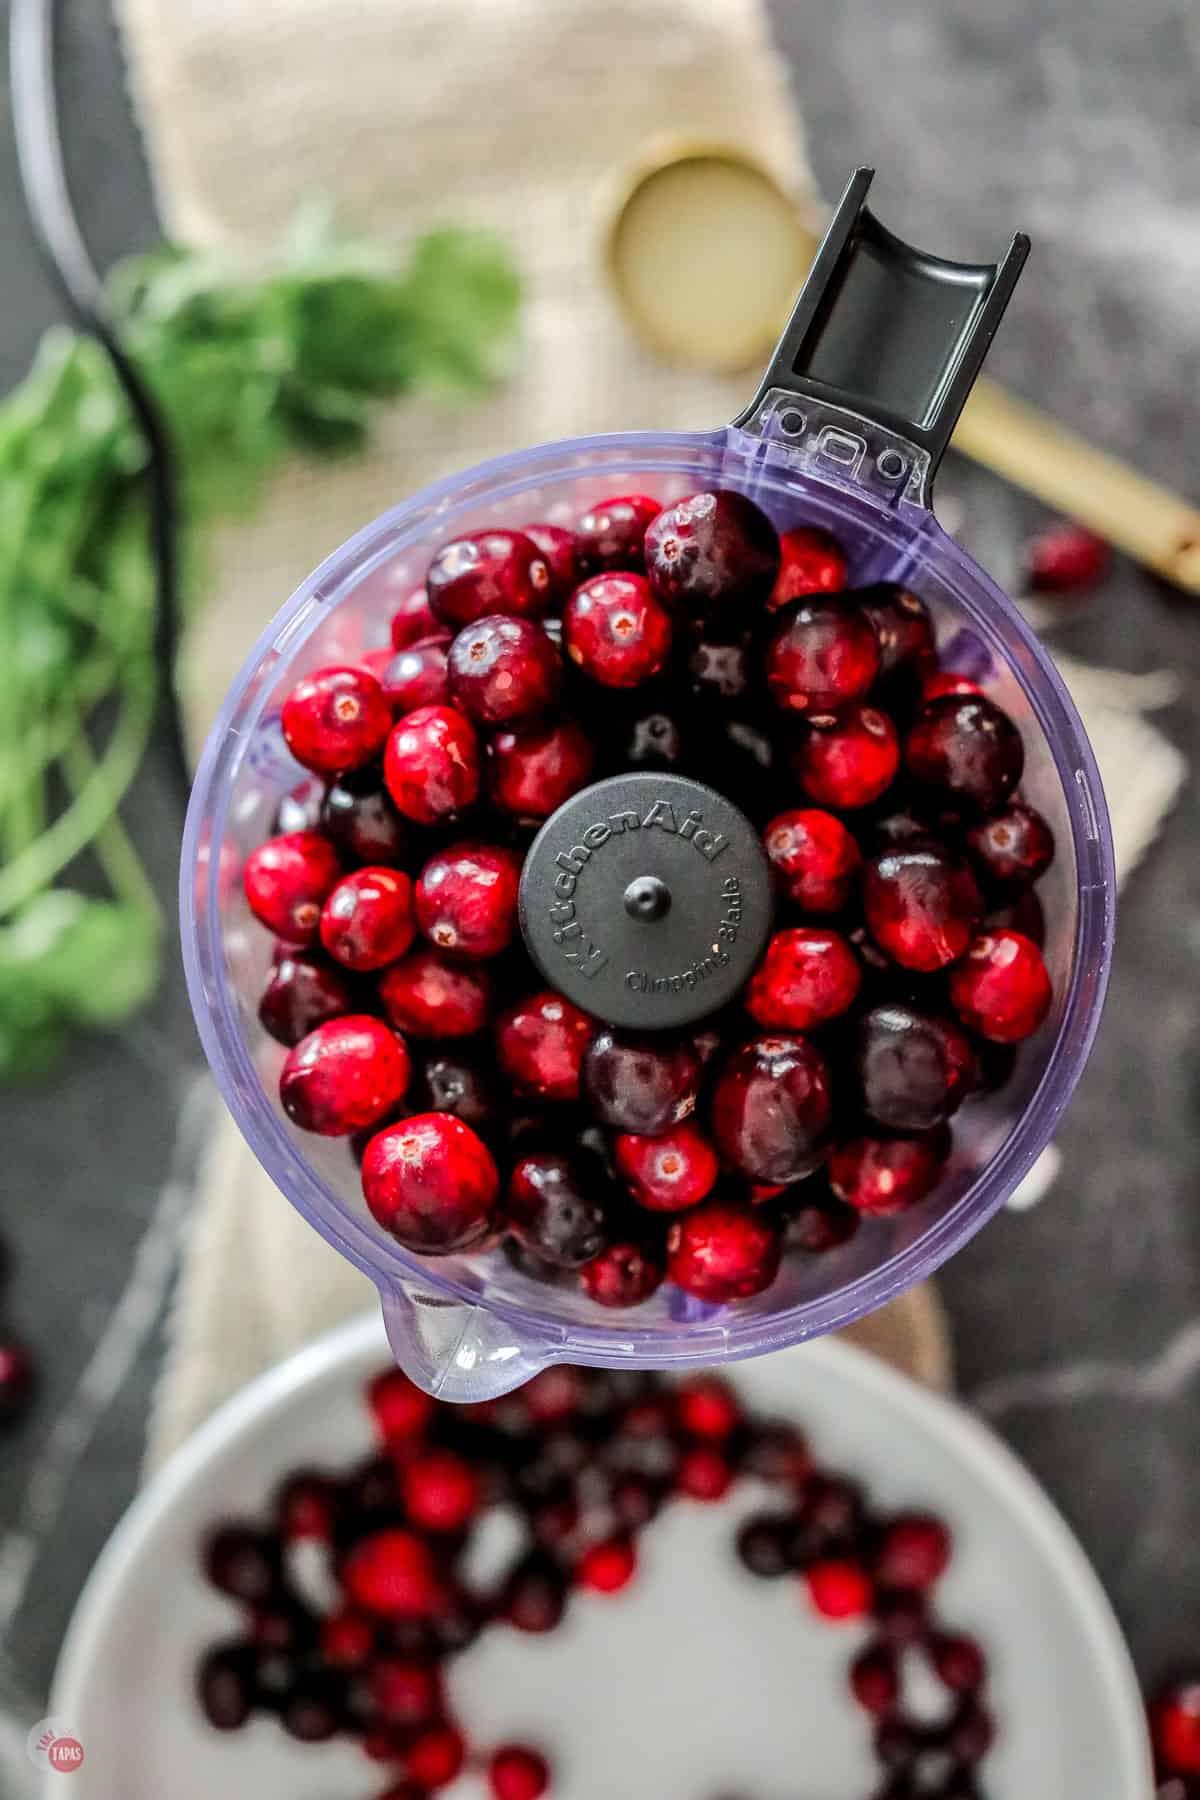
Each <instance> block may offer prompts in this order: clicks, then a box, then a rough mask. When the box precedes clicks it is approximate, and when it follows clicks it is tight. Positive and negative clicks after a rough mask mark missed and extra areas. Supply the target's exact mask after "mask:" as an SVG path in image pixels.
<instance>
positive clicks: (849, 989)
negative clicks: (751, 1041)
mask: <svg viewBox="0 0 1200 1800" xmlns="http://www.w3.org/2000/svg"><path fill="white" fill-rule="evenodd" d="M861 986H862V969H861V968H860V966H859V961H858V958H857V957H856V956H855V954H854V951H853V950H852V949H851V947H850V945H849V944H848V943H847V942H846V940H845V938H844V937H842V936H841V934H840V933H839V932H836V931H827V930H825V929H823V928H818V927H813V926H803V925H802V926H794V927H792V929H790V930H788V931H777V932H776V933H775V935H774V937H772V938H771V940H770V942H769V943H768V945H767V948H766V951H765V953H764V955H763V959H762V961H761V963H759V965H758V968H757V969H756V970H755V971H754V974H753V975H752V976H751V978H750V984H749V986H748V987H747V989H746V996H745V1006H746V1011H747V1012H748V1013H749V1014H750V1016H751V1018H752V1019H754V1020H755V1022H756V1023H757V1024H759V1025H762V1026H764V1027H765V1028H766V1029H767V1030H768V1031H811V1030H812V1029H813V1028H814V1027H815V1026H817V1025H824V1024H825V1023H826V1022H827V1021H828V1020H830V1019H836V1018H837V1017H838V1015H839V1014H840V1013H844V1012H845V1011H846V1010H847V1008H848V1007H849V1006H851V1005H852V1004H853V1002H854V999H855V997H856V995H857V993H858V990H859V988H860V987H861Z"/></svg>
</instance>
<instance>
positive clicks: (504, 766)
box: [488, 719, 596, 819]
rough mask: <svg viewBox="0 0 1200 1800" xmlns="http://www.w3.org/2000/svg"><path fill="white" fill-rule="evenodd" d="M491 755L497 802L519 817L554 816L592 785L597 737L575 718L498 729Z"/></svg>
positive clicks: (492, 787)
mask: <svg viewBox="0 0 1200 1800" xmlns="http://www.w3.org/2000/svg"><path fill="white" fill-rule="evenodd" d="M488 754H489V759H490V760H489V765H488V785H489V791H490V793H491V797H492V800H493V802H494V804H495V805H496V806H498V807H499V808H500V809H501V811H502V812H507V813H512V814H513V816H514V817H515V818H518V819H545V818H548V817H549V816H550V814H551V813H552V812H554V811H555V810H556V809H557V808H558V807H560V806H561V805H562V803H563V801H564V800H569V799H570V797H571V795H572V794H575V793H578V791H579V789H580V788H581V787H586V786H587V783H588V782H589V781H590V779H591V775H592V770H593V768H594V767H595V762H596V752H595V749H594V747H593V745H592V742H591V739H590V738H589V737H588V735H587V733H586V732H585V731H584V730H583V728H582V726H580V725H577V724H576V723H575V721H574V720H573V719H559V720H557V721H556V722H555V723H554V724H552V725H531V726H525V727H523V728H522V729H521V730H520V731H498V732H497V733H496V735H495V736H494V737H493V738H492V740H491V743H490V744H489V745H488Z"/></svg>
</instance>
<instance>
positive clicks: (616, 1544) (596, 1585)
mask: <svg viewBox="0 0 1200 1800" xmlns="http://www.w3.org/2000/svg"><path fill="white" fill-rule="evenodd" d="M636 1570H637V1552H636V1551H635V1550H634V1547H633V1544H632V1543H631V1541H630V1540H629V1538H626V1537H619V1538H606V1539H604V1540H603V1541H602V1542H601V1543H599V1544H590V1545H589V1546H588V1548H587V1549H586V1550H585V1551H584V1553H583V1555H582V1556H581V1557H580V1559H579V1561H578V1563H577V1564H576V1568H575V1582H576V1585H577V1586H578V1587H581V1588H590V1589H591V1591H592V1592H593V1593H594V1594H616V1593H619V1592H620V1590H621V1589H622V1588H623V1587H628V1585H629V1583H630V1582H631V1581H632V1580H633V1577H634V1574H635V1572H636Z"/></svg>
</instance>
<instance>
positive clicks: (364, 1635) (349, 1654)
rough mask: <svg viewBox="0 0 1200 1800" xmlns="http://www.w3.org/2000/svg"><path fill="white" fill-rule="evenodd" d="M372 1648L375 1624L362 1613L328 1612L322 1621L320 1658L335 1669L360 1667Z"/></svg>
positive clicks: (367, 1658) (371, 1653) (369, 1658)
mask: <svg viewBox="0 0 1200 1800" xmlns="http://www.w3.org/2000/svg"><path fill="white" fill-rule="evenodd" d="M374 1651H375V1627H374V1625H373V1624H372V1622H371V1620H370V1619H368V1618H365V1617H364V1616H363V1614H362V1613H356V1612H351V1611H349V1610H348V1609H347V1610H344V1611H342V1612H335V1613H329V1614H327V1615H326V1617H325V1618H324V1619H323V1620H322V1622H321V1657H322V1659H323V1661H325V1662H326V1663H328V1664H329V1666H330V1667H331V1668H334V1669H361V1668H362V1667H363V1666H364V1665H365V1664H366V1663H368V1662H369V1661H370V1660H371V1657H372V1655H373V1654H374Z"/></svg>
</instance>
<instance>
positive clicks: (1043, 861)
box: [967, 800, 1054, 889]
mask: <svg viewBox="0 0 1200 1800" xmlns="http://www.w3.org/2000/svg"><path fill="white" fill-rule="evenodd" d="M967 844H968V847H969V849H970V852H971V855H972V856H973V857H974V858H975V864H976V867H977V868H978V869H979V872H980V874H981V875H982V876H983V877H984V879H985V881H988V882H990V883H991V884H992V885H993V886H994V887H998V888H1009V889H1011V888H1025V887H1030V886H1031V885H1032V884H1033V882H1035V881H1036V880H1037V879H1038V876H1039V875H1044V874H1045V873H1046V870H1047V869H1048V868H1049V867H1050V864H1051V863H1052V862H1053V860H1054V833H1053V832H1052V831H1051V829H1050V827H1049V825H1047V823H1046V821H1045V819H1043V817H1042V815H1041V813H1040V812H1035V811H1034V809H1033V807H1032V806H1023V805H1022V804H1021V803H1020V801H1016V800H1014V801H1013V802H1012V803H1011V805H1009V806H1006V807H1005V809H1004V811H1003V812H998V813H993V814H992V816H991V818H990V819H984V820H983V821H982V823H981V824H979V825H975V826H973V827H972V829H971V830H970V831H969V832H968V834H967Z"/></svg>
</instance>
